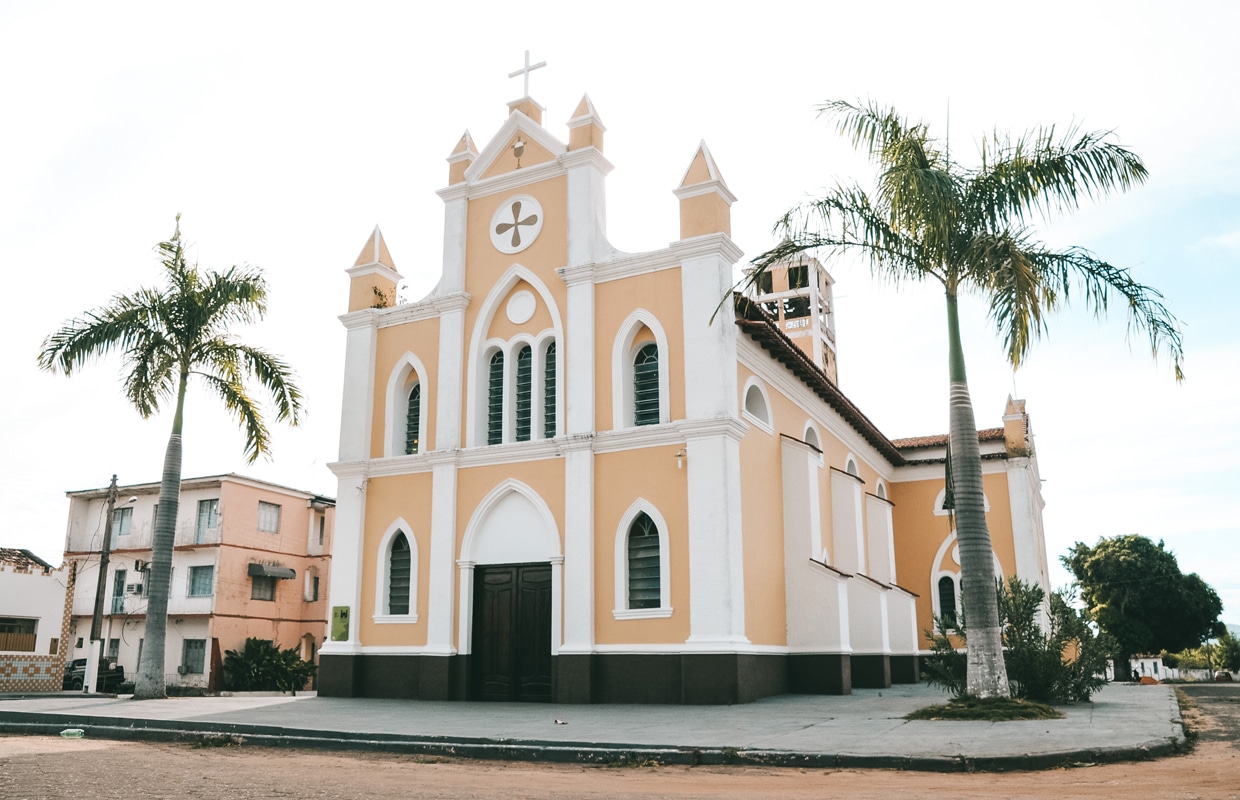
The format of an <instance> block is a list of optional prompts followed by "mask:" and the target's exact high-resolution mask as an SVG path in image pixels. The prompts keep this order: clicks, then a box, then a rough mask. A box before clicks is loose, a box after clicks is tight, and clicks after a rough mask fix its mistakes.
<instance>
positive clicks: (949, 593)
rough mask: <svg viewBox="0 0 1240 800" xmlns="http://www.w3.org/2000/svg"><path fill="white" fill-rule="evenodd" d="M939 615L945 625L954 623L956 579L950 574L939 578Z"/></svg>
mask: <svg viewBox="0 0 1240 800" xmlns="http://www.w3.org/2000/svg"><path fill="white" fill-rule="evenodd" d="M938 589H939V616H940V617H941V618H942V619H943V622H944V623H945V624H947V625H955V624H956V581H955V580H953V579H952V576H950V575H944V576H943V577H941V578H939V586H938Z"/></svg>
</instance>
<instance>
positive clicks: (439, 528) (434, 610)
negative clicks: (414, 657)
mask: <svg viewBox="0 0 1240 800" xmlns="http://www.w3.org/2000/svg"><path fill="white" fill-rule="evenodd" d="M436 455H438V454H436ZM436 455H433V456H432V458H436ZM440 458H442V456H440ZM455 561H456V461H455V458H452V457H448V458H443V459H442V460H440V461H437V463H436V464H435V466H434V467H433V472H432V476H431V546H430V565H429V566H430V586H429V597H428V600H427V609H426V620H427V628H426V650H427V652H431V653H440V654H444V655H451V654H453V653H455V652H456V647H455V646H454V643H453V641H452V615H453V611H454V610H455V608H456V606H455V603H454V596H453V591H452V590H453V588H454V586H453V585H454V583H455V581H454V575H453V572H454V570H453V564H454V563H455Z"/></svg>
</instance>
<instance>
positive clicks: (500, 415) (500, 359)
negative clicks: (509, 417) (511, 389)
mask: <svg viewBox="0 0 1240 800" xmlns="http://www.w3.org/2000/svg"><path fill="white" fill-rule="evenodd" d="M502 441H504V354H503V352H497V353H496V354H495V355H493V356H491V382H490V387H489V391H488V393H487V444H499V443H500V442H502Z"/></svg>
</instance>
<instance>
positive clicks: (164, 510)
mask: <svg viewBox="0 0 1240 800" xmlns="http://www.w3.org/2000/svg"><path fill="white" fill-rule="evenodd" d="M188 379H189V376H188V374H185V373H183V374H182V375H181V382H180V386H179V388H178V391H177V410H176V413H175V414H174V415H173V417H172V435H170V436H169V437H168V449H167V450H166V451H165V452H164V472H163V475H162V477H161V478H160V483H159V510H158V511H157V512H156V514H155V530H154V531H153V532H152V535H151V539H152V541H151V566H150V574H149V575H148V576H147V582H148V583H147V589H148V591H147V595H148V596H147V602H146V633H145V634H144V636H145V641H144V642H143V644H142V663H141V664H139V665H138V680H137V682H136V683H135V685H134V694H133V696H134V699H135V700H158V699H163V698H165V697H167V696H168V679H167V676H166V675H165V674H164V650H165V648H164V640H165V639H166V637H167V633H168V593H169V588H170V587H169V585H168V584H169V583H170V581H171V578H172V548H173V545H174V543H175V541H176V527H177V509H178V507H179V506H180V500H181V424H182V412H183V411H184V409H185V388H186V384H187V382H188Z"/></svg>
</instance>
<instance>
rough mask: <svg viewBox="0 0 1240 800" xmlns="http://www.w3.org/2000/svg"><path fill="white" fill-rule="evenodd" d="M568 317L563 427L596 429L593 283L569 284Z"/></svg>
mask: <svg viewBox="0 0 1240 800" xmlns="http://www.w3.org/2000/svg"><path fill="white" fill-rule="evenodd" d="M566 316H567V318H568V321H567V324H566V326H565V331H564V338H565V340H566V341H565V342H564V378H563V381H564V384H565V392H564V396H565V404H566V405H567V406H568V408H567V414H566V415H565V416H566V419H565V423H564V430H565V432H566V433H568V434H569V435H572V434H583V433H591V432H592V431H593V430H594V284H593V283H591V282H590V279H589V278H588V277H587V278H586V280H584V281H580V282H574V283H570V284H569V285H568V309H567V311H566Z"/></svg>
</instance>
